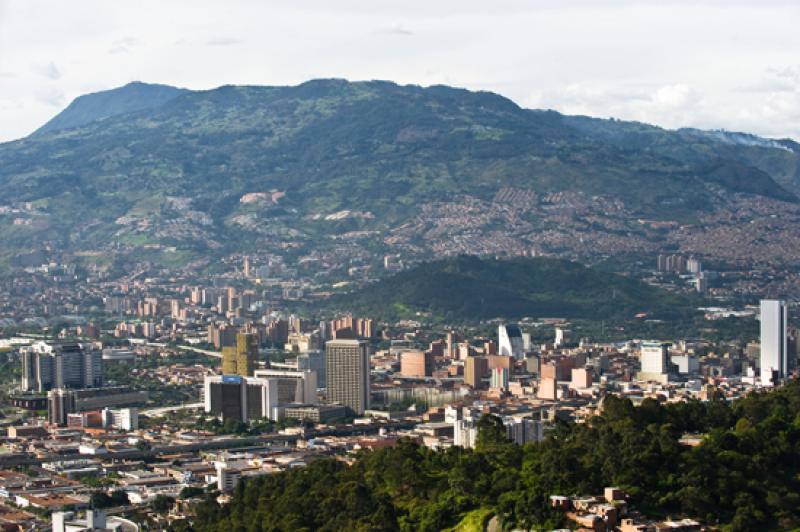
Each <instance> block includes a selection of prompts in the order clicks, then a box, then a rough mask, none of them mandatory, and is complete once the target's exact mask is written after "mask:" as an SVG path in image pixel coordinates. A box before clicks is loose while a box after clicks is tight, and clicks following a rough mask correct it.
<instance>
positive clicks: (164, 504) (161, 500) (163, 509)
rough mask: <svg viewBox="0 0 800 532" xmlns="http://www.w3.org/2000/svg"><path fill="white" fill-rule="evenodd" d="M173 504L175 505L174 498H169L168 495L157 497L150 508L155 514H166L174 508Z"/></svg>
mask: <svg viewBox="0 0 800 532" xmlns="http://www.w3.org/2000/svg"><path fill="white" fill-rule="evenodd" d="M173 504H175V499H174V498H173V497H169V496H167V495H156V498H155V499H153V502H152V503H150V507H151V508H152V509H153V511H154V512H156V513H159V514H164V513H167V512H168V511H169V509H170V508H172V505H173Z"/></svg>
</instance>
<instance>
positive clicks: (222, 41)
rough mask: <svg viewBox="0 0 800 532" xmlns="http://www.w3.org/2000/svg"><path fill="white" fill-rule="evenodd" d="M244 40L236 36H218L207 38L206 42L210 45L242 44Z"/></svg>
mask: <svg viewBox="0 0 800 532" xmlns="http://www.w3.org/2000/svg"><path fill="white" fill-rule="evenodd" d="M242 42H243V41H242V40H241V39H237V38H236V37H216V38H214V39H209V40H207V41H206V44H207V45H209V46H232V45H234V44H241V43H242Z"/></svg>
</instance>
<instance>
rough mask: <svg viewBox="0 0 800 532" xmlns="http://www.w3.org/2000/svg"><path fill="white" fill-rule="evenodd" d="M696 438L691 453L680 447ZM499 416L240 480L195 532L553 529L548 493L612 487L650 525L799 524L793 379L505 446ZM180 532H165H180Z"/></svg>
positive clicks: (622, 414) (626, 409) (647, 408)
mask: <svg viewBox="0 0 800 532" xmlns="http://www.w3.org/2000/svg"><path fill="white" fill-rule="evenodd" d="M686 433H702V434H705V437H704V439H703V441H702V443H701V444H700V445H697V446H694V447H691V446H687V445H683V444H681V443H680V441H679V439H680V438H681V436H682V435H684V434H686ZM504 434H505V432H504V431H503V429H502V425H501V424H500V422H499V420H498V419H497V418H495V417H493V416H484V418H483V419H481V421H480V433H479V438H478V445H477V448H476V449H475V450H467V449H462V448H450V449H447V450H444V451H431V450H429V449H427V448H425V447H423V446H420V445H418V444H417V443H414V442H413V441H410V440H407V441H401V442H400V443H399V444H398V445H397V446H396V447H394V448H387V449H382V450H377V451H371V452H363V453H362V454H360V455H359V456H358V457H357V459H356V460H355V462H354V463H353V464H352V465H346V464H345V463H343V462H341V461H337V460H333V459H324V460H319V461H316V462H314V463H312V464H310V465H309V466H308V467H306V468H303V469H299V470H292V471H287V472H284V473H280V474H275V475H270V476H264V477H258V478H254V479H252V480H249V481H247V482H244V483H241V484H240V485H239V486H238V487H237V488H236V490H235V491H234V493H233V494H232V498H231V502H230V503H229V504H226V505H222V506H220V505H218V504H217V503H216V502H215V500H214V499H215V494H208V496H207V499H206V500H205V501H204V502H202V503H200V504H199V505H198V507H197V515H196V518H195V519H194V524H193V527H194V528H193V529H194V530H197V531H198V532H199V531H226V532H228V531H230V532H238V531H258V530H264V531H278V530H292V531H298V530H328V531H334V530H364V531H366V530H375V531H378V530H446V529H450V528H453V527H456V526H458V525H459V523H462V524H463V522H465V521H468V520H470V519H473V518H474V516H476V515H479V516H483V517H485V516H487V515H491V514H493V515H496V516H498V517H499V519H500V520H501V523H502V524H503V526H504V528H507V529H510V528H512V527H515V528H523V529H530V530H541V529H547V530H549V529H552V528H554V527H556V526H559V525H562V524H563V523H562V521H561V520H562V516H561V515H560V514H558V513H555V512H554V511H553V510H551V509H550V508H549V506H548V497H549V495H551V494H561V495H573V494H575V495H580V494H598V493H602V489H603V487H605V486H612V485H613V486H618V487H621V488H622V489H624V490H625V491H627V492H628V493H629V494H630V496H631V503H632V504H633V505H634V507H635V508H637V509H638V510H640V511H642V512H643V513H645V514H646V515H648V516H650V517H653V518H657V517H660V518H665V517H668V516H671V517H673V518H677V517H678V516H690V517H693V518H695V519H699V520H701V521H702V522H703V523H705V524H708V525H712V526H719V527H720V528H722V529H723V530H730V531H740V530H742V531H743V530H772V529H786V528H794V527H797V526H800V480H798V478H799V474H800V382H798V381H793V382H791V383H790V384H788V385H787V386H786V387H784V388H781V389H777V390H774V391H770V392H761V393H753V394H751V395H749V396H748V397H746V398H744V399H741V400H737V401H734V402H728V401H726V400H725V399H723V398H721V397H715V398H714V399H712V400H711V401H708V402H699V401H692V402H686V403H674V404H660V403H659V402H657V401H655V400H652V399H647V400H645V401H644V402H643V403H642V404H641V406H639V407H634V406H633V405H632V403H631V402H630V401H629V400H627V399H620V398H617V397H616V396H608V397H606V399H605V401H604V404H603V411H602V414H601V415H599V416H596V417H594V418H593V419H592V420H591V421H590V422H587V423H583V424H574V423H560V424H559V425H557V426H556V427H555V429H554V430H552V431H551V432H550V433H549V435H548V436H547V438H546V439H545V440H544V441H542V442H538V443H535V444H528V445H524V446H518V445H514V444H511V443H509V442H508V441H506V440H505V438H504ZM186 528H187V525H185V524H182V525H180V526H179V527H178V528H177V529H178V530H185V529H186Z"/></svg>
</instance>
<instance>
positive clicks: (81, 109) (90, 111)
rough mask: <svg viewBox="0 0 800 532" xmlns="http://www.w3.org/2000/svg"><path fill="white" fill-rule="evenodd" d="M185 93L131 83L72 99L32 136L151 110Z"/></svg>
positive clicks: (173, 89)
mask: <svg viewBox="0 0 800 532" xmlns="http://www.w3.org/2000/svg"><path fill="white" fill-rule="evenodd" d="M185 92H188V91H187V90H186V89H178V88H175V87H170V86H169V85H156V84H150V83H140V82H133V83H129V84H127V85H125V86H124V87H119V88H117V89H112V90H108V91H102V92H96V93H93V94H86V95H84V96H80V97H78V98H76V99H75V101H73V102H72V103H71V104H69V106H68V107H67V108H66V109H64V110H63V111H62V112H61V113H59V114H58V115H56V116H55V117H53V119H52V120H50V121H49V122H47V123H46V124H45V125H43V126H42V127H40V128H39V129H38V130H36V132H35V133H34V135H41V134H44V133H53V132H56V131H60V130H62V129H71V128H76V127H80V126H85V125H86V124H90V123H92V122H95V121H98V120H103V119H105V118H110V117H112V116H118V115H124V114H128V113H133V112H136V111H143V110H146V109H152V108H154V107H158V106H159V105H163V104H165V103H167V102H168V101H170V100H171V99H173V98H175V97H176V96H178V95H179V94H183V93H185Z"/></svg>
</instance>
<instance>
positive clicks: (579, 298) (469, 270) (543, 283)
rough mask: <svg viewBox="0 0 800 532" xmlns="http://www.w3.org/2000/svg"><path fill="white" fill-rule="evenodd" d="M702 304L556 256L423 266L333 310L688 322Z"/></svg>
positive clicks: (334, 304) (340, 298)
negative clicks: (639, 317)
mask: <svg viewBox="0 0 800 532" xmlns="http://www.w3.org/2000/svg"><path fill="white" fill-rule="evenodd" d="M697 304H698V301H697V300H695V299H693V298H689V297H686V296H682V295H678V294H674V293H672V292H667V291H665V290H662V289H659V288H655V287H653V286H650V285H647V284H645V283H642V282H640V281H637V280H634V279H630V278H627V277H623V276H620V275H617V274H613V273H605V272H600V271H597V270H594V269H591V268H586V267H584V266H582V265H580V264H578V263H575V262H570V261H566V260H559V259H553V258H544V257H538V258H530V259H525V258H516V259H509V260H493V259H480V258H478V257H473V256H460V257H454V258H450V259H446V260H440V261H434V262H428V263H423V264H421V265H419V266H416V267H414V268H411V269H409V270H406V271H403V272H401V273H398V274H396V275H393V276H391V277H387V278H384V279H381V280H380V281H378V282H376V283H373V284H369V285H367V286H365V287H363V288H361V289H359V290H357V291H355V292H353V293H349V294H342V295H337V296H334V297H333V298H332V299H330V300H329V301H328V302H327V306H329V307H331V308H334V309H337V310H345V311H348V312H354V313H362V314H364V315H369V316H376V317H380V318H383V319H389V320H396V319H402V318H412V319H413V318H416V317H417V313H425V314H430V315H432V316H434V317H440V318H445V319H447V320H450V321H461V320H475V319H481V320H487V319H493V318H505V319H511V320H515V319H520V318H523V317H533V318H542V317H560V318H568V319H574V318H582V319H593V320H595V319H596V320H601V319H611V318H622V319H625V318H627V319H631V318H633V317H634V316H635V315H636V314H639V313H645V314H647V317H648V318H665V319H666V318H678V317H687V316H689V315H691V314H692V313H693V312H694V309H695V308H696V307H697Z"/></svg>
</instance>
